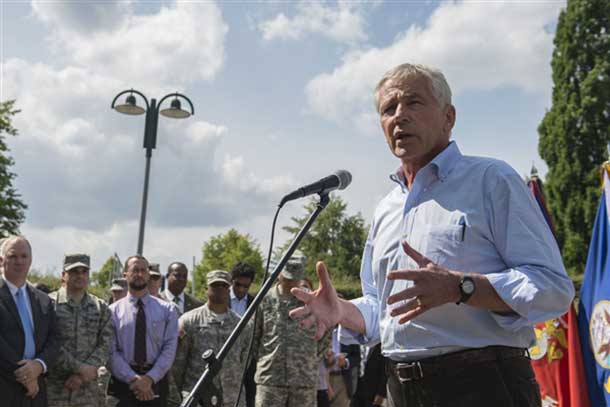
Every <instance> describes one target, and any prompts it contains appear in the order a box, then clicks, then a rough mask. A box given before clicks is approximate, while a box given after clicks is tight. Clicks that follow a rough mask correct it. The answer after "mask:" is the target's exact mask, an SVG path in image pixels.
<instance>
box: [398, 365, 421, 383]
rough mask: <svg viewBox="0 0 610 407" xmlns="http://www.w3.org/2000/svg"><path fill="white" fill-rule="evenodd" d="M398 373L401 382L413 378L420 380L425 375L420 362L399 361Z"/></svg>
mask: <svg viewBox="0 0 610 407" xmlns="http://www.w3.org/2000/svg"><path fill="white" fill-rule="evenodd" d="M396 375H397V376H398V381H399V382H400V383H406V382H410V381H411V380H419V379H422V378H423V377H424V371H423V370H422V368H421V364H420V363H419V362H411V363H397V364H396Z"/></svg>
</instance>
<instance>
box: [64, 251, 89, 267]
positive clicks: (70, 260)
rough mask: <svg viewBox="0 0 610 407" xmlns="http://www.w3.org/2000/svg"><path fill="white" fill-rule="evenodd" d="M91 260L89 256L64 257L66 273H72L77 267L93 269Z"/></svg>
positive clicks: (67, 255) (80, 254) (81, 254)
mask: <svg viewBox="0 0 610 407" xmlns="http://www.w3.org/2000/svg"><path fill="white" fill-rule="evenodd" d="M90 264H91V259H90V258H89V255H88V254H83V253H74V254H66V255H64V271H70V270H72V269H75V268H77V267H84V268H86V269H87V270H89V269H90V268H91V266H90Z"/></svg>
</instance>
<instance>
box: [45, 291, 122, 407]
mask: <svg viewBox="0 0 610 407" xmlns="http://www.w3.org/2000/svg"><path fill="white" fill-rule="evenodd" d="M49 296H50V297H51V298H52V299H53V300H54V303H55V312H56V313H57V324H58V329H57V331H58V333H59V337H60V341H61V342H60V343H61V348H60V356H59V359H58V361H57V364H56V365H54V366H53V367H52V368H51V369H50V370H49V376H48V378H47V380H48V390H47V393H48V399H49V407H93V406H95V407H98V406H102V405H103V404H104V403H103V400H104V396H103V393H102V392H101V391H100V388H99V383H98V380H92V381H90V382H88V383H85V384H83V385H82V386H81V387H80V388H79V389H78V390H75V391H69V390H67V389H66V388H64V383H65V381H66V380H67V379H68V378H69V377H70V376H71V375H72V374H75V373H78V371H79V368H80V367H81V365H83V364H87V365H92V366H96V367H98V368H99V367H100V366H102V365H104V364H106V360H107V359H108V352H109V346H110V337H111V335H112V325H111V323H110V313H109V311H108V305H106V303H105V302H104V301H102V300H101V299H99V298H97V297H96V296H94V295H92V294H89V293H85V296H84V297H83V298H82V300H81V302H80V304H76V303H75V302H73V301H72V300H71V299H69V298H68V296H67V294H66V289H65V288H63V287H62V288H60V289H59V291H55V292H53V293H51V294H50V295H49Z"/></svg>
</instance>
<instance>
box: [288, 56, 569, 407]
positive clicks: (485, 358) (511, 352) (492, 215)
mask: <svg viewBox="0 0 610 407" xmlns="http://www.w3.org/2000/svg"><path fill="white" fill-rule="evenodd" d="M375 100H376V105H377V109H378V112H379V114H380V122H381V127H382V129H383V132H384V134H385V138H386V142H387V143H388V146H389V147H390V150H391V151H392V153H393V154H394V156H395V157H397V158H399V159H400V161H401V165H400V168H399V169H398V170H397V172H396V174H393V175H391V176H390V179H391V181H392V183H393V184H394V185H395V186H394V189H393V190H392V191H391V192H390V193H389V194H388V195H387V196H386V197H385V198H383V199H382V201H381V202H380V203H379V205H378V206H377V208H376V210H375V214H374V218H373V222H372V225H371V229H370V231H369V236H368V239H367V242H366V246H365V248H364V254H363V259H362V268H361V279H362V291H363V296H362V297H361V298H358V299H356V300H354V301H351V302H349V301H344V300H340V299H338V298H337V296H336V292H335V290H334V288H333V287H332V284H331V282H330V279H329V277H328V273H327V271H326V268H325V266H324V264H323V263H318V265H317V272H318V276H319V278H320V288H319V289H318V290H317V291H315V292H313V293H308V292H305V291H303V290H298V289H294V290H293V294H294V295H295V296H297V298H299V299H300V300H301V301H303V302H304V303H305V305H304V306H303V307H301V308H299V309H296V310H294V311H293V312H292V314H291V315H292V316H293V317H298V318H302V319H301V325H302V326H303V327H309V326H311V325H316V327H317V334H316V335H317V337H321V336H322V334H323V333H324V332H325V331H326V330H328V329H329V328H331V327H332V326H334V325H335V324H336V323H340V324H341V325H342V326H343V327H344V328H346V329H344V331H347V332H351V337H352V338H353V339H355V340H356V341H358V342H360V343H362V344H374V343H376V342H379V341H381V344H382V352H383V354H384V356H386V357H388V358H389V360H390V362H389V366H388V368H389V369H388V370H389V371H390V373H391V374H390V377H389V381H388V390H389V400H390V403H391V405H394V406H405V405H406V406H428V405H435V406H436V405H439V406H444V405H449V404H450V405H452V406H491V405H493V406H500V405H502V406H505V405H506V406H530V405H531V406H534V405H539V404H540V398H539V397H540V396H539V394H538V387H537V385H536V382H535V378H534V374H533V372H532V370H531V367H530V364H529V359H528V358H527V357H526V356H525V349H526V348H527V347H529V346H530V345H532V344H533V342H534V331H533V328H532V326H533V325H534V324H535V323H537V322H540V321H544V320H547V319H550V318H553V317H555V316H558V315H561V314H563V313H564V312H565V311H566V310H567V309H568V307H569V305H570V304H571V301H572V299H573V296H574V288H573V284H572V281H571V280H570V279H569V278H568V276H567V274H566V271H565V268H564V266H563V264H562V260H561V255H560V253H559V249H558V247H557V244H556V242H555V240H554V238H553V235H552V233H551V231H550V229H549V227H548V225H547V224H546V222H545V220H544V218H543V216H542V214H541V212H540V210H539V208H538V206H537V205H536V203H535V201H534V200H533V198H532V197H531V195H530V193H529V191H528V190H527V188H526V186H525V184H524V182H523V180H522V179H521V178H520V176H519V175H518V174H517V173H516V172H515V171H514V170H513V169H512V168H511V167H510V166H509V165H507V164H506V163H504V162H502V161H498V160H494V159H489V158H482V157H470V156H464V155H462V153H461V152H460V150H459V148H458V146H457V144H456V143H455V142H453V141H450V140H449V139H450V135H451V129H452V128H453V126H454V123H455V118H456V113H455V108H454V107H453V105H452V104H451V90H450V89H449V86H448V84H447V82H446V80H445V78H444V76H443V74H442V73H441V72H440V71H438V70H435V69H432V68H429V67H426V66H423V65H411V64H403V65H400V66H398V67H396V68H394V69H392V70H390V71H388V72H387V73H386V74H385V75H384V77H383V78H382V80H381V81H380V83H379V85H378V86H377V89H376V91H375ZM347 339H348V338H345V340H347Z"/></svg>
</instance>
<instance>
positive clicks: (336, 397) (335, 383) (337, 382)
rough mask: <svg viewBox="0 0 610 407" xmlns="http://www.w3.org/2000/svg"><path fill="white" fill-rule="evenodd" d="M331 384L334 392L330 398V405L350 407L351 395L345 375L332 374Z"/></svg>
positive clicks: (331, 406)
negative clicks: (349, 394) (348, 392)
mask: <svg viewBox="0 0 610 407" xmlns="http://www.w3.org/2000/svg"><path fill="white" fill-rule="evenodd" d="M329 384H330V387H332V388H333V392H334V394H333V397H331V398H330V407H349V404H350V403H349V396H348V394H347V387H346V386H345V378H344V377H343V375H341V374H337V375H335V374H331V375H330V383H329Z"/></svg>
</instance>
